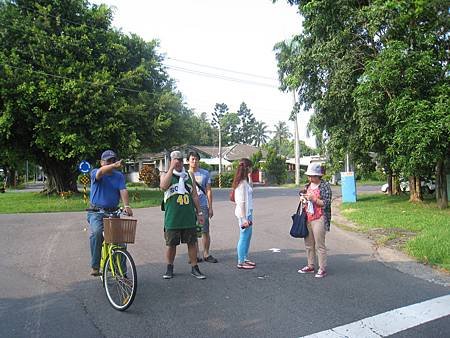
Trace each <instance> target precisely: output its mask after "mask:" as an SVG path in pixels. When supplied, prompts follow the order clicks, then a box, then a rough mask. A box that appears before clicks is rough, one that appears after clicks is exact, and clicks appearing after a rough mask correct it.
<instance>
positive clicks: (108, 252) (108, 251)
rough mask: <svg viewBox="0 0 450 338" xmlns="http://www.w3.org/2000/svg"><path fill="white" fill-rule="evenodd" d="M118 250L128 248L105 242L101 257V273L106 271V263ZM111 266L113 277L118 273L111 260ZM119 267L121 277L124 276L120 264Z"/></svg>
mask: <svg viewBox="0 0 450 338" xmlns="http://www.w3.org/2000/svg"><path fill="white" fill-rule="evenodd" d="M116 249H125V250H126V246H125V245H120V244H110V243H105V242H103V244H102V255H101V259H100V270H101V271H103V270H104V267H105V263H106V260H107V259H108V257H110V256H112V253H113V251H114V250H116ZM109 266H110V270H111V273H112V274H113V276H115V275H116V271H115V269H114V264H113V261H112V259H110V260H109ZM117 266H118V267H119V274H120V275H121V276H123V275H124V272H123V271H122V266H121V264H120V262H117Z"/></svg>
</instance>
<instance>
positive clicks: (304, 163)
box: [286, 155, 326, 171]
mask: <svg viewBox="0 0 450 338" xmlns="http://www.w3.org/2000/svg"><path fill="white" fill-rule="evenodd" d="M325 161H326V158H325V157H323V156H320V155H312V156H303V157H300V169H304V170H306V168H307V167H308V165H309V164H310V163H312V162H319V163H320V164H324V163H325ZM286 164H287V165H288V170H289V171H295V158H288V159H286Z"/></svg>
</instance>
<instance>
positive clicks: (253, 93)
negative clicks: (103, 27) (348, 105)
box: [91, 0, 314, 146]
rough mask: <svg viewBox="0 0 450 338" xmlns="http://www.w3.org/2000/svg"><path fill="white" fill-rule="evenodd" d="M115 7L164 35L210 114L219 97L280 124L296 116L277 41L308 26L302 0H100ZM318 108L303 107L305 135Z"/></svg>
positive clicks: (181, 77) (189, 99) (193, 98)
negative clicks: (282, 85)
mask: <svg viewBox="0 0 450 338" xmlns="http://www.w3.org/2000/svg"><path fill="white" fill-rule="evenodd" d="M91 2H93V3H96V4H100V3H105V4H107V5H108V6H111V7H113V10H114V21H113V26H115V27H117V28H120V29H121V30H122V32H124V33H135V34H137V35H139V36H140V37H142V38H143V39H144V40H146V41H150V40H153V39H157V40H159V42H160V47H159V52H160V53H162V54H163V55H165V57H166V60H165V62H164V63H165V65H166V66H167V67H168V69H167V70H168V73H169V75H170V77H171V78H173V79H174V80H175V81H176V86H177V89H178V90H179V91H180V92H181V93H182V95H183V100H184V102H185V104H186V105H187V106H188V107H190V108H192V109H194V110H195V112H197V113H201V112H206V113H207V114H208V117H209V118H210V117H211V113H212V112H213V110H214V106H215V104H216V103H225V104H227V106H228V107H229V109H230V111H231V112H236V111H237V110H238V109H239V106H240V104H241V103H242V102H245V103H246V104H247V107H248V108H250V109H251V111H252V113H253V116H254V117H255V118H256V120H258V121H264V122H265V123H266V124H267V125H268V130H274V127H273V126H274V124H275V123H276V122H278V121H286V122H287V124H288V125H289V127H290V129H291V132H293V128H294V127H293V122H290V121H288V118H289V115H290V112H291V110H292V106H293V94H292V93H283V92H281V91H280V90H279V89H278V87H279V81H278V74H277V64H276V59H275V52H274V51H273V46H274V45H275V44H276V43H277V42H280V41H283V40H286V39H290V38H292V37H293V36H294V35H296V34H299V33H300V32H301V17H300V15H299V14H298V13H297V9H296V7H292V6H290V5H289V4H287V2H286V1H284V0H279V1H278V2H277V3H275V4H273V3H272V1H271V0H227V1H223V0H221V1H219V0H94V1H91ZM309 117H310V114H309V113H307V112H301V113H300V114H299V135H300V139H302V140H304V141H306V143H307V144H308V145H310V146H314V140H313V139H309V138H307V137H306V124H307V123H308V120H309Z"/></svg>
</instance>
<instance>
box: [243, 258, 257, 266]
mask: <svg viewBox="0 0 450 338" xmlns="http://www.w3.org/2000/svg"><path fill="white" fill-rule="evenodd" d="M244 263H245V264H248V265H251V266H256V263H255V262H252V261H249V260H248V259H246V260H245V261H244Z"/></svg>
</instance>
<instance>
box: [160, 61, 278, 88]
mask: <svg viewBox="0 0 450 338" xmlns="http://www.w3.org/2000/svg"><path fill="white" fill-rule="evenodd" d="M167 68H169V69H173V70H176V71H180V72H184V73H188V74H194V75H199V76H205V77H210V78H216V79H219V80H226V81H232V82H238V83H245V84H251V85H256V86H263V87H270V88H278V87H277V86H275V85H271V84H268V83H262V82H255V81H249V80H244V79H238V78H234V77H230V76H225V75H219V74H213V73H207V72H201V71H198V70H192V69H188V68H183V67H176V66H167Z"/></svg>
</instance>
